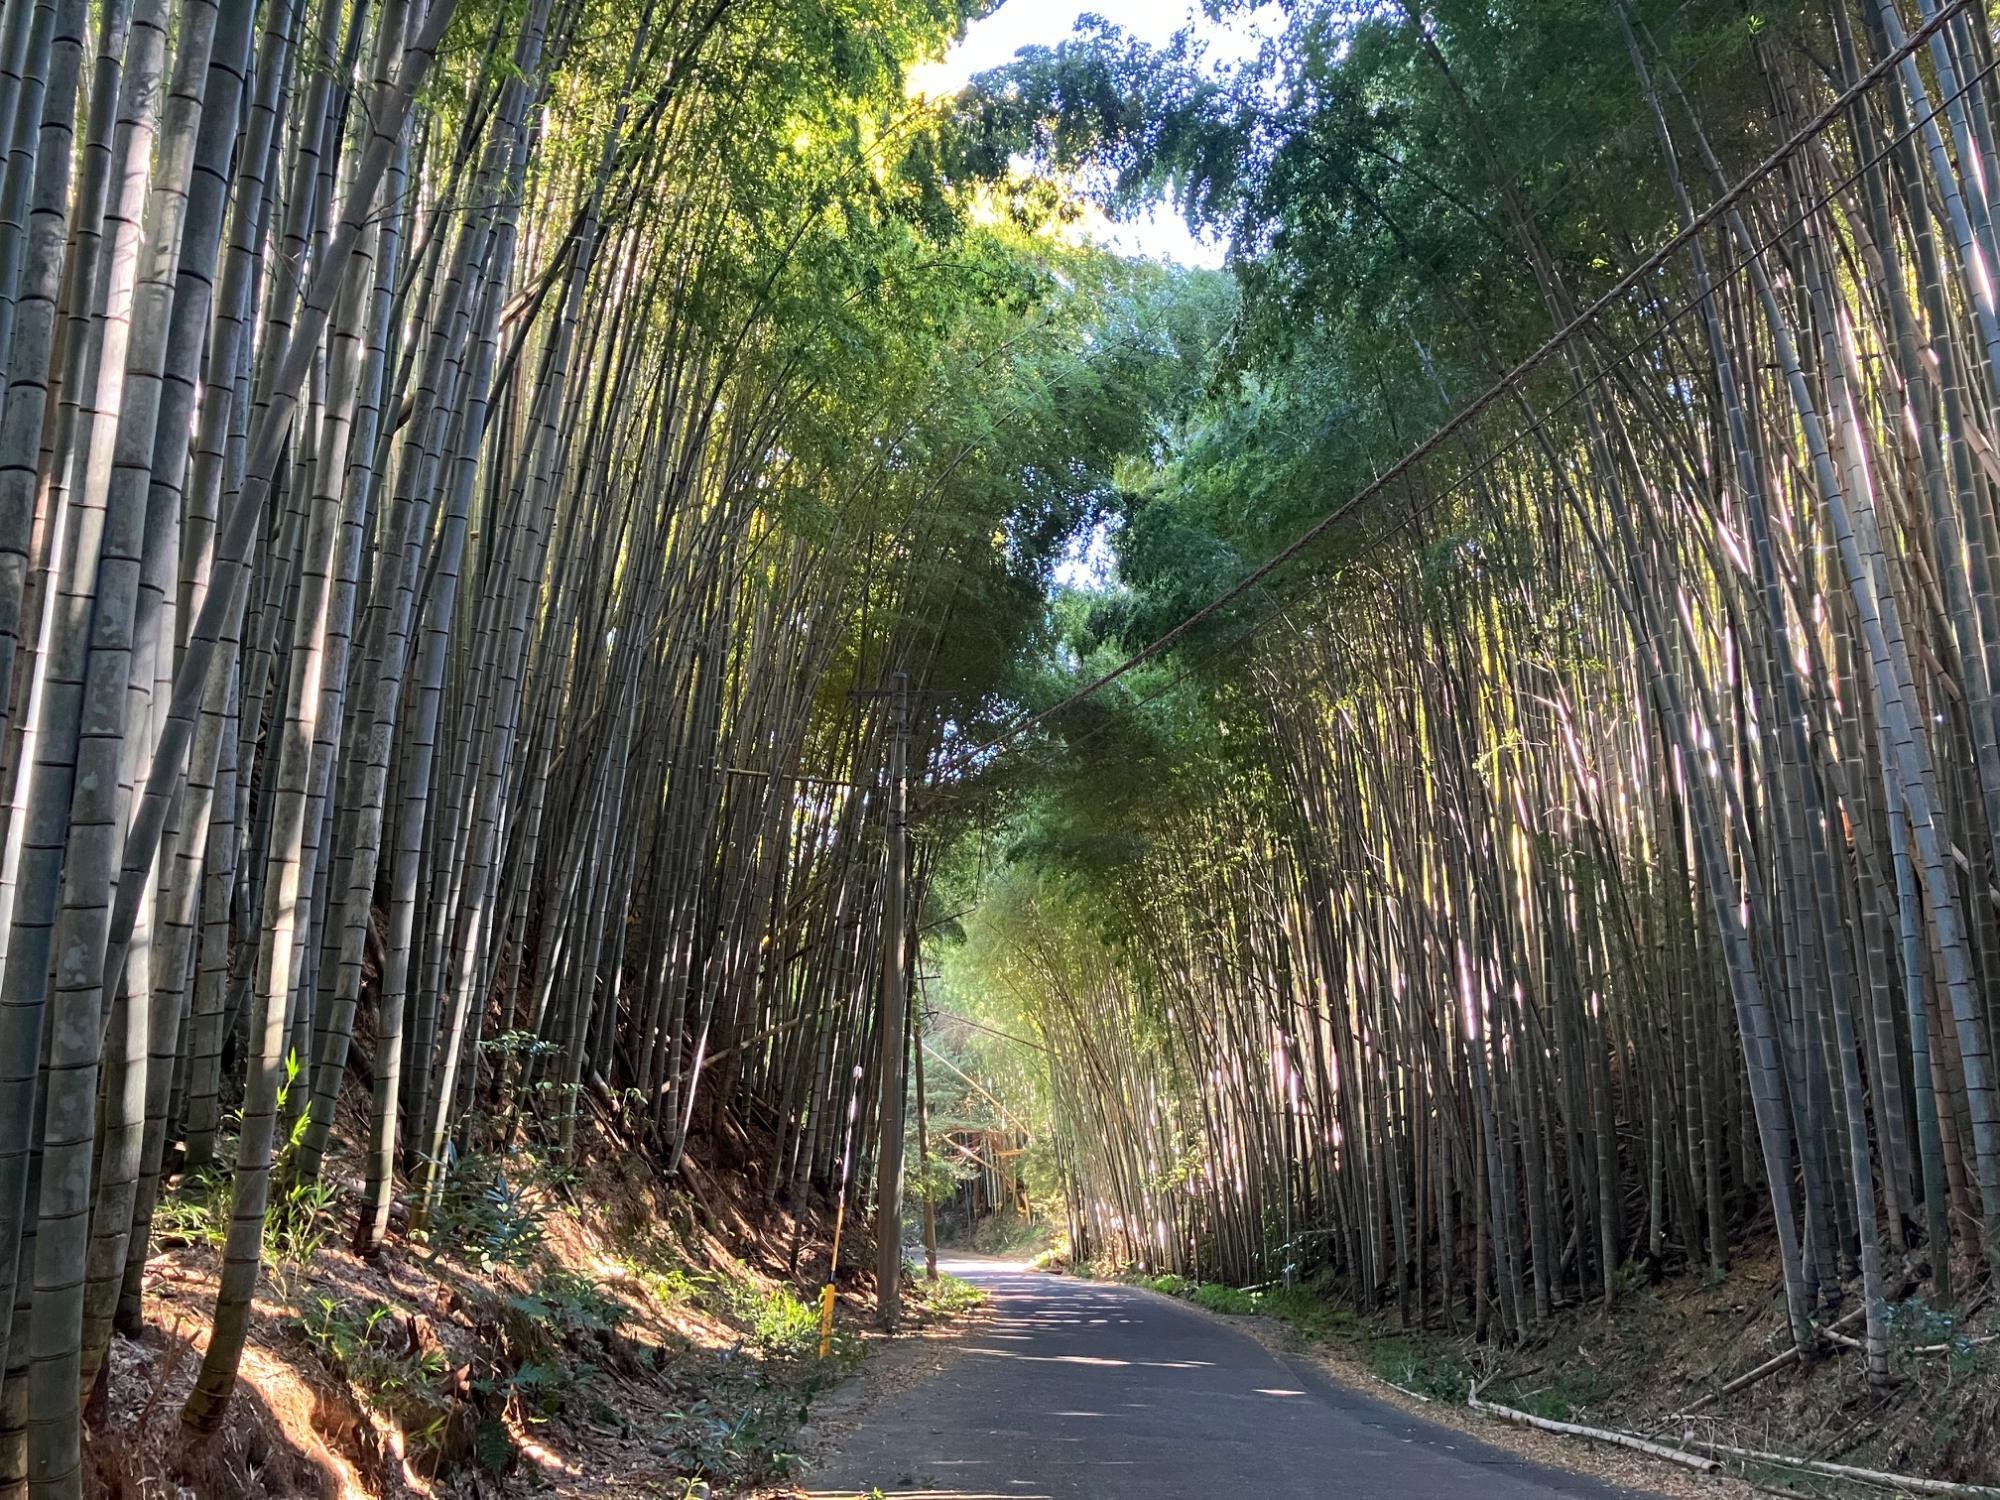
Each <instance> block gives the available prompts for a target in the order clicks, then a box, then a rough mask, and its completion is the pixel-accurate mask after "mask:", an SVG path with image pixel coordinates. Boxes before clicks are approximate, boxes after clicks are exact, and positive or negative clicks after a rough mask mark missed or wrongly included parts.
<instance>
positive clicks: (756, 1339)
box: [727, 1286, 819, 1359]
mask: <svg viewBox="0 0 2000 1500" xmlns="http://www.w3.org/2000/svg"><path fill="white" fill-rule="evenodd" d="M727 1301H728V1303H729V1312H730V1316H731V1317H732V1318H734V1319H735V1321H736V1322H737V1323H739V1324H741V1325H742V1328H743V1331H744V1334H745V1335H746V1337H747V1338H748V1340H749V1342H750V1343H751V1344H752V1345H754V1346H755V1347H756V1348H757V1350H758V1351H759V1352H760V1353H763V1354H766V1355H776V1356H778V1357H780V1358H789V1359H803V1358H805V1357H806V1356H807V1355H810V1354H815V1353H817V1352H818V1350H819V1312H818V1310H817V1309H815V1308H814V1307H813V1306H812V1305H811V1304H810V1303H808V1302H806V1301H805V1300H804V1299H803V1298H801V1297H800V1296H799V1295H798V1293H796V1292H794V1291H793V1290H792V1289H791V1288H790V1287H788V1286H775V1287H772V1288H771V1290H770V1291H768V1292H765V1293H763V1294H762V1295H761V1296H760V1295H759V1294H757V1293H756V1292H754V1291H751V1290H750V1289H749V1288H747V1287H741V1286H732V1287H731V1288H730V1292H729V1295H728V1298H727Z"/></svg>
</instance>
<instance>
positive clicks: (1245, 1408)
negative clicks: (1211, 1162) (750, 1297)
mask: <svg viewBox="0 0 2000 1500" xmlns="http://www.w3.org/2000/svg"><path fill="white" fill-rule="evenodd" d="M947 1269H949V1270H950V1271H951V1272H952V1274H954V1275H957V1276H963V1277H965V1278H966V1279H967V1280H968V1281H973V1282H976V1283H978V1284H979V1285H980V1286H982V1287H984V1288H985V1289H986V1292H987V1295H988V1296H989V1297H990V1298H991V1299H992V1304H993V1314H994V1316H993V1318H992V1321H991V1323H990V1324H989V1325H988V1326H987V1327H985V1328H982V1329H980V1330H979V1331H978V1332H976V1333H975V1334H974V1335H973V1336H972V1339H971V1341H970V1343H969V1344H968V1345H967V1348H966V1351H965V1353H964V1354H962V1355H961V1356H960V1357H958V1358H957V1359H956V1360H955V1361H954V1362H953V1363H952V1364H951V1365H949V1366H948V1367H947V1368H946V1370H945V1371H944V1373H943V1374H941V1375H939V1376H938V1377H936V1378H935V1379H933V1380H931V1381H929V1382H927V1383H925V1384H923V1385H921V1386H919V1387H916V1388H913V1389H911V1390H907V1391H903V1392H899V1393H897V1394H895V1395H894V1396H892V1397H890V1398H889V1399H888V1400H887V1401H886V1402H884V1403H883V1404H882V1405H881V1406H878V1407H877V1408H876V1409H875V1410H874V1411H873V1412H872V1413H871V1414H870V1415H869V1417H868V1419H867V1421H866V1422H865V1424H864V1425H863V1426H862V1428H861V1429H860V1430H859V1431H857V1432H856V1433H854V1434H853V1435H852V1436H850V1437H849V1438H848V1439H847V1440H846V1442H845V1444H844V1445H843V1447H842V1450H841V1451H840V1452H839V1453H838V1454H836V1455H835V1456H833V1457H832V1458H831V1459H829V1460H828V1461H826V1462H825V1463H824V1464H823V1465H822V1466H821V1469H820V1472H818V1473H817V1474H816V1475H814V1476H813V1478H812V1479H811V1480H810V1481H809V1488H808V1493H809V1494H811V1495H813V1496H816V1497H830V1496H843V1495H856V1494H859V1495H867V1494H868V1492H869V1491H870V1489H871V1488H876V1487H879V1488H880V1489H881V1490H882V1491H883V1492H884V1493H885V1494H888V1495H904V1496H918V1495H921V1496H928V1497H934V1500H1217V1497H1224V1496H1227V1497H1231V1500H1234V1497H1237V1496H1255V1497H1257V1500H1342V1497H1349V1496H1353V1497H1364V1496H1366V1497H1373V1496H1385V1497H1386V1496H1393V1497H1396V1500H1460V1497H1474V1500H1549V1497H1553V1496H1571V1497H1581V1500H1634V1497H1633V1495H1632V1492H1630V1491H1625V1490H1617V1489H1613V1488H1611V1487H1609V1486H1607V1485H1604V1484H1602V1483H1599V1482H1598V1481H1596V1480H1592V1479H1585V1478H1582V1477H1580V1476H1577V1475H1572V1474H1564V1473H1561V1472H1558V1471H1556V1470H1553V1469H1548V1468H1543V1467H1541V1466H1540V1465H1537V1464H1533V1463H1530V1462H1529V1461H1528V1460H1526V1459H1523V1458H1518V1457H1516V1456H1514V1455H1513V1454H1510V1453H1506V1452H1503V1451H1501V1450H1500V1449H1497V1448H1490V1447H1488V1446H1486V1445H1485V1444H1483V1443H1480V1442H1476V1441H1475V1440H1473V1439H1471V1438H1469V1437H1467V1436H1466V1435H1465V1434H1464V1433H1462V1432H1458V1431H1456V1430H1454V1429H1452V1428H1449V1427H1441V1426H1438V1425H1437V1424H1435V1423H1431V1422H1425V1421H1420V1420H1418V1419H1416V1418H1414V1417H1410V1416H1408V1415H1406V1414H1405V1413H1403V1412H1402V1411H1400V1410H1399V1409H1397V1408H1396V1407H1393V1406H1390V1405H1388V1404H1387V1403H1386V1402H1382V1401H1377V1400H1375V1399H1373V1398H1372V1397H1369V1396H1365V1395H1362V1394H1360V1393H1359V1392H1356V1391H1352V1390H1348V1389H1347V1388H1345V1387H1344V1386H1340V1385H1337V1384H1335V1383H1334V1382H1333V1381H1331V1380H1329V1379H1328V1378H1327V1377H1326V1376H1324V1375H1322V1374H1320V1373H1319V1372H1318V1371H1317V1370H1316V1369H1315V1368H1314V1367H1313V1366H1312V1365H1311V1364H1310V1363H1308V1362H1307V1361H1305V1360H1302V1359H1292V1358H1289V1357H1285V1356H1281V1355H1276V1354H1273V1353H1271V1352H1270V1351H1269V1350H1267V1349H1265V1348H1264V1347H1263V1345H1261V1344H1259V1343H1258V1342H1257V1341H1256V1340H1255V1339H1253V1338H1251V1337H1250V1336H1249V1335H1248V1334H1246V1333H1243V1332H1240V1331H1238V1330H1237V1329H1234V1328H1230V1327H1228V1326H1227V1325H1225V1324H1223V1323H1221V1322H1219V1321H1218V1320H1216V1319H1214V1318H1211V1317H1208V1316H1206V1315H1205V1314H1203V1313H1200V1312H1198V1311H1196V1310H1194V1309H1192V1308H1189V1307H1185V1306H1182V1305H1181V1304H1179V1303H1176V1302H1174V1301H1173V1300H1171V1299H1170V1298H1166V1297H1161V1296H1156V1295H1154V1294H1152V1293H1150V1292H1142V1291H1139V1290H1137V1289H1135V1288H1132V1287H1122V1286H1106V1285H1100V1284H1096V1283H1091V1282H1082V1281H1072V1280H1069V1279H1067V1278H1065V1277H1060V1276H1047V1275H1042V1274H1039V1273H1034V1272H1028V1271H1024V1270H1023V1269H1021V1268H1020V1267H1018V1266H1010V1265H1004V1264H1000V1263H998V1262H992V1261H977V1260H966V1261H958V1262H953V1263H951V1264H950V1265H949V1266H948V1267H947Z"/></svg>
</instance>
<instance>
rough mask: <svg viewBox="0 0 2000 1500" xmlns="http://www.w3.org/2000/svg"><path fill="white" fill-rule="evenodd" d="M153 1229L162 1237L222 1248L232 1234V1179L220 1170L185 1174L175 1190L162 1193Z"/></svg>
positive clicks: (154, 1210) (155, 1208)
mask: <svg viewBox="0 0 2000 1500" xmlns="http://www.w3.org/2000/svg"><path fill="white" fill-rule="evenodd" d="M153 1233H154V1234H155V1235H157V1236H159V1237H160V1238H161V1239H162V1240H181V1241H184V1242H185V1243H187V1244H190V1245H210V1246H213V1247H214V1248H216V1249H218V1250H219V1249H221V1248H222V1244H223V1242H224V1241H225V1240H226V1239H227V1238H228V1237H229V1179H228V1178H227V1177H225V1176H223V1175H222V1174H221V1173H218V1172H201V1173H198V1174H195V1175H193V1176H188V1177H183V1178H182V1179H181V1180H180V1182H179V1183H178V1184H176V1185H175V1187H174V1188H173V1190H172V1191H171V1192H165V1193H162V1194H160V1201H159V1203H158V1204H157V1205H156V1206H155V1207H154V1209H153Z"/></svg>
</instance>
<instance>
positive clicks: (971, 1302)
mask: <svg viewBox="0 0 2000 1500" xmlns="http://www.w3.org/2000/svg"><path fill="white" fill-rule="evenodd" d="M916 1300H917V1301H919V1302H921V1303H922V1304H923V1305H924V1306H925V1307H926V1308H928V1309H929V1310H930V1311H932V1312H936V1313H947V1314H957V1313H964V1312H970V1311H971V1310H972V1309H973V1308H975V1307H977V1306H979V1304H980V1303H982V1302H984V1301H985V1300H986V1294H985V1293H984V1292H982V1291H980V1290H979V1288H978V1287H976V1286H974V1285H973V1284H972V1283H971V1282H969V1281H961V1280H960V1279H959V1278H958V1277H956V1276H946V1275H943V1274H940V1275H939V1276H938V1279H937V1280H936V1281H931V1280H929V1279H928V1278H926V1277H921V1276H920V1277H918V1278H917V1290H916Z"/></svg>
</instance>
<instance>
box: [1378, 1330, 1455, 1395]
mask: <svg viewBox="0 0 2000 1500" xmlns="http://www.w3.org/2000/svg"><path fill="white" fill-rule="evenodd" d="M1364 1352H1365V1356H1366V1358H1367V1361H1368V1368H1369V1369H1371V1370H1373V1371H1374V1372H1375V1373H1376V1374H1377V1375H1379V1376H1381V1377H1382V1378H1383V1379H1384V1380H1386V1381H1388V1382H1389V1383H1390V1384H1391V1385H1400V1386H1402V1387H1403V1388H1404V1389H1405V1390H1411V1391H1415V1392H1416V1393H1417V1394H1418V1395H1420V1396H1430V1397H1432V1398H1434V1399H1436V1400H1439V1401H1449V1402H1452V1403H1453V1404H1454V1405H1456V1404H1458V1403H1460V1402H1463V1401H1464V1400H1465V1393H1466V1391H1467V1390H1468V1389H1469V1388H1470V1386H1471V1383H1472V1367H1471V1366H1470V1365H1468V1364H1467V1363H1466V1362H1465V1356H1464V1354H1463V1353H1461V1352H1460V1351H1459V1349H1458V1348H1457V1346H1456V1345H1452V1344H1446V1343H1437V1342H1433V1341H1431V1340H1427V1339H1415V1338H1406V1337H1403V1336H1401V1335H1396V1336H1392V1337H1388V1338H1380V1339H1374V1340H1372V1341H1370V1342H1369V1343H1368V1344H1367V1345H1366V1346H1365V1350H1364Z"/></svg>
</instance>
